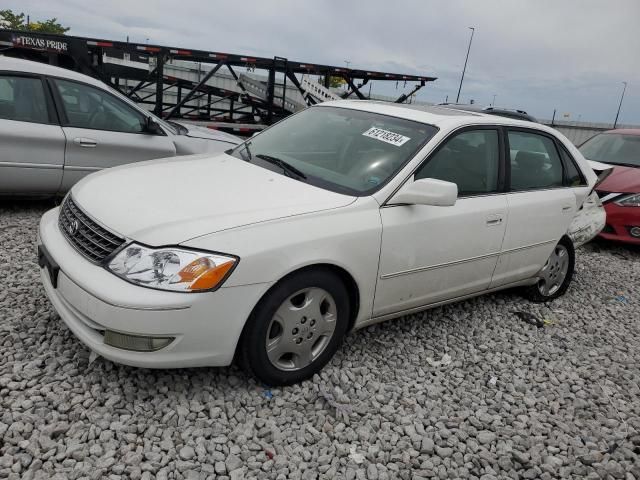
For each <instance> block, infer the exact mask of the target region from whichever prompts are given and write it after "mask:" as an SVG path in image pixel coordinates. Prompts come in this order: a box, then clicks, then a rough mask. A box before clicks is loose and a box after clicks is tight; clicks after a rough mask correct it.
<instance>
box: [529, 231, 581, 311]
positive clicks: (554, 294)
mask: <svg viewBox="0 0 640 480" xmlns="http://www.w3.org/2000/svg"><path fill="white" fill-rule="evenodd" d="M574 267H575V250H574V248H573V242H572V241H571V239H570V238H569V237H566V236H565V237H562V238H561V239H560V241H559V242H558V244H557V245H556V246H555V247H554V248H553V252H551V255H550V256H549V259H548V260H547V263H546V264H545V265H544V267H542V270H540V273H539V274H538V275H539V280H538V281H537V282H536V283H535V284H534V285H531V286H529V287H526V288H525V289H524V290H523V294H524V296H525V297H526V298H528V299H529V300H531V301H532V302H537V303H542V302H549V301H551V300H555V299H556V298H558V297H561V296H562V295H564V294H565V292H566V291H567V289H568V288H569V285H570V284H571V280H572V279H573V272H574Z"/></svg>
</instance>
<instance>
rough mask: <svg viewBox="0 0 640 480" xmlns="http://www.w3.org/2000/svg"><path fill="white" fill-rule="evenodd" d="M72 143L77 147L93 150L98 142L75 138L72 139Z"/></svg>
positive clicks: (90, 139) (91, 139)
mask: <svg viewBox="0 0 640 480" xmlns="http://www.w3.org/2000/svg"><path fill="white" fill-rule="evenodd" d="M73 143H75V144H76V145H78V146H79V147H85V148H95V147H97V146H98V142H96V141H95V140H94V139H93V138H84V137H76V138H74V139H73Z"/></svg>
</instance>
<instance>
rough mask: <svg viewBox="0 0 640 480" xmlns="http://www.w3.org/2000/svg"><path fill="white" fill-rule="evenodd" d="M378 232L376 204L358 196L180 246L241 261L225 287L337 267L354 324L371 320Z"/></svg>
mask: <svg viewBox="0 0 640 480" xmlns="http://www.w3.org/2000/svg"><path fill="white" fill-rule="evenodd" d="M381 234H382V224H381V220H380V212H379V205H378V203H377V202H376V201H375V200H374V199H372V198H366V199H364V198H361V199H358V200H357V201H356V202H354V203H353V204H351V205H349V206H346V207H341V208H337V209H332V210H325V211H321V212H316V213H311V214H305V215H296V216H293V217H287V218H283V219H279V220H274V221H269V222H263V223H258V224H253V225H248V226H245V227H239V228H234V229H230V230H225V231H222V232H218V233H214V234H211V235H206V236H203V237H198V238H195V239H192V240H189V241H188V242H185V243H184V245H185V246H189V247H193V248H198V249H203V250H212V251H217V252H224V253H230V254H233V255H237V256H238V257H240V262H239V264H238V266H237V268H236V269H235V270H234V272H233V274H232V275H231V276H230V277H229V279H228V280H227V281H226V282H225V286H241V285H250V284H253V283H273V282H276V281H278V280H280V279H281V278H283V277H285V276H286V275H288V274H290V273H292V272H294V271H296V270H299V269H301V268H304V267H308V266H310V265H317V264H329V265H335V266H337V267H340V268H342V269H344V270H345V271H346V272H348V273H349V274H350V275H351V276H352V278H353V279H354V281H355V283H356V285H357V286H358V292H359V296H360V311H359V314H358V317H357V318H356V323H358V322H359V321H361V320H363V319H368V318H370V316H371V312H372V308H373V297H374V293H375V286H376V278H377V275H378V260H379V256H380V243H381Z"/></svg>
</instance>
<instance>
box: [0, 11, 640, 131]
mask: <svg viewBox="0 0 640 480" xmlns="http://www.w3.org/2000/svg"><path fill="white" fill-rule="evenodd" d="M5 3H8V5H7V6H6V7H5V8H12V9H14V10H18V11H24V12H25V13H28V14H29V15H31V16H32V18H35V19H40V18H48V17H53V16H55V17H57V18H58V19H59V20H60V21H61V22H62V23H64V24H66V25H69V26H71V27H72V30H71V32H70V34H74V35H80V36H84V35H86V36H93V37H103V38H115V39H124V38H126V36H127V35H128V36H130V38H131V40H132V41H139V42H144V41H146V38H149V39H150V40H149V41H150V43H158V44H165V45H175V46H184V47H190V48H203V49H210V50H218V51H228V52H234V53H236V52H237V53H246V54H253V55H260V56H267V57H270V56H274V55H278V56H285V57H288V58H291V59H297V60H305V61H313V62H318V63H328V64H337V65H343V64H344V61H345V60H349V61H350V62H351V66H352V67H356V68H358V67H362V68H369V69H380V70H392V71H398V72H402V73H420V74H427V75H433V76H437V77H439V79H438V81H437V82H435V83H433V84H429V85H428V86H426V87H425V88H423V90H422V91H421V92H420V94H419V98H421V99H424V100H428V101H438V102H439V101H444V99H445V97H446V96H447V95H448V96H449V100H452V99H454V98H455V95H456V93H457V89H458V83H459V80H460V72H461V70H462V66H463V63H464V57H465V54H466V49H467V44H468V41H469V33H470V31H469V30H468V28H467V27H469V26H474V27H476V32H475V35H474V40H473V45H472V49H471V55H470V58H469V64H468V67H467V74H466V76H465V83H464V86H463V90H462V96H461V100H464V101H468V100H469V99H471V98H473V99H474V100H476V101H477V102H478V103H483V104H487V103H489V102H491V100H492V98H493V95H494V94H496V95H497V104H499V105H502V106H507V107H514V108H515V107H518V108H524V109H526V110H528V111H529V112H530V113H533V114H534V115H537V116H540V117H543V118H544V117H550V116H551V115H552V113H553V110H554V109H558V111H559V112H560V111H561V112H563V113H565V112H567V113H571V114H572V117H573V118H577V117H578V116H581V118H582V119H583V120H593V121H612V120H613V117H614V116H615V110H616V109H617V102H618V100H619V97H620V93H621V91H622V83H621V82H622V81H623V80H624V81H628V82H629V87H628V89H627V94H626V97H625V103H624V106H623V110H622V113H621V121H622V122H624V123H638V124H640V35H638V33H637V32H638V31H637V22H638V19H639V18H640V2H638V0H616V1H609V2H602V1H600V0H562V1H557V0H536V1H525V0H483V1H478V0H449V1H444V0H441V1H436V0H395V1H390V0H386V1H382V0H368V1H367V2H355V1H347V0H326V1H324V2H306V1H299V0H298V1H296V0H270V1H250V0H246V1H245V2H242V3H240V2H219V1H211V0H208V1H207V0H183V1H182V2H180V3H178V4H177V3H176V2H173V1H172V2H169V1H167V0H159V1H144V0H139V1H136V2H131V1H124V0H104V1H102V2H99V3H98V2H91V3H92V4H91V7H90V8H88V6H87V2H86V1H82V0H56V2H55V4H54V3H53V2H51V3H44V2H42V1H38V0H20V1H15V0H9V1H8V2H7V1H5ZM636 82H637V83H636ZM403 87H404V85H398V89H396V85H395V83H388V84H386V85H385V82H375V83H374V86H373V91H374V92H378V93H382V94H389V95H395V94H398V95H399V94H400V93H402V92H403V91H407V90H409V88H410V86H407V88H406V89H405V88H403Z"/></svg>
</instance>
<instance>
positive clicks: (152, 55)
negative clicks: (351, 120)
mask: <svg viewBox="0 0 640 480" xmlns="http://www.w3.org/2000/svg"><path fill="white" fill-rule="evenodd" d="M0 53H1V54H3V55H7V56H12V57H20V58H26V59H30V60H36V61H41V62H46V63H49V64H51V65H57V66H61V67H65V68H69V69H72V70H75V71H78V72H81V73H84V74H87V75H90V76H92V77H95V78H98V79H100V80H102V81H103V82H105V83H107V84H108V85H110V86H111V87H113V88H115V89H117V90H119V91H121V92H122V93H123V94H124V95H127V96H128V97H130V98H131V99H132V100H133V101H135V102H136V103H139V104H144V105H149V106H151V105H153V108H152V109H151V110H152V111H153V112H154V113H155V114H156V115H158V116H161V117H163V118H189V119H196V120H203V121H218V120H220V119H223V120H225V121H226V122H232V123H233V122H241V123H245V124H252V123H261V124H265V125H270V124H272V123H274V122H276V121H278V120H280V119H281V118H283V117H285V116H287V115H289V114H290V113H291V111H290V110H289V109H287V108H286V100H285V95H286V83H287V81H289V82H291V83H292V84H293V85H295V87H296V88H297V89H298V90H299V91H300V93H301V94H302V96H303V98H304V99H305V102H306V103H307V105H312V104H314V103H316V100H315V99H314V98H313V97H312V96H310V95H308V94H306V91H305V90H304V88H303V87H302V85H301V84H300V81H299V79H298V78H297V77H296V74H308V75H317V76H321V77H323V78H324V86H325V87H328V86H329V82H330V79H331V77H339V78H342V79H344V81H345V82H346V84H347V85H348V89H347V90H346V91H345V92H344V93H343V94H342V97H343V98H347V97H350V96H351V95H355V97H357V98H359V99H366V98H367V96H366V95H365V94H364V93H362V91H361V90H360V89H361V88H362V87H363V86H364V85H366V84H367V83H369V82H370V81H373V80H384V81H395V82H400V81H402V82H405V84H406V82H416V85H415V87H414V88H413V90H412V92H411V93H410V94H403V95H401V96H400V97H398V98H397V99H396V100H395V101H396V102H397V103H403V102H405V101H406V100H407V99H408V98H410V97H411V95H412V94H414V93H416V92H417V91H418V90H419V89H420V88H422V87H423V86H424V85H425V84H426V82H432V81H434V80H436V77H429V76H420V75H405V74H399V73H387V72H378V71H372V70H360V69H350V68H344V67H336V66H331V65H321V64H316V63H311V62H299V61H292V60H288V59H286V58H283V57H277V56H276V57H273V58H264V57H255V56H250V55H239V54H233V53H224V52H216V51H205V50H197V49H185V48H176V47H167V46H162V45H149V44H139V43H129V42H121V41H114V40H103V39H96V38H87V37H74V36H66V35H50V34H40V33H32V32H22V31H16V30H5V29H0ZM105 55H106V56H107V57H111V58H121V59H124V58H128V59H129V60H134V61H139V62H143V63H150V64H152V65H155V67H154V68H152V69H150V71H148V72H146V71H141V70H140V69H137V68H131V67H127V66H126V65H118V64H114V63H110V62H104V57H105ZM125 55H127V57H125ZM169 59H176V60H185V61H190V62H198V63H205V64H211V65H213V68H212V69H210V70H208V71H207V72H206V73H205V75H204V77H202V78H201V79H200V81H199V82H197V83H196V82H190V81H188V80H184V79H178V78H175V77H171V76H168V75H166V74H165V73H164V66H165V64H166V62H167V61H168V60H169ZM221 68H225V69H226V70H228V71H229V73H230V74H231V75H232V77H233V78H234V79H235V81H236V83H237V85H238V87H239V88H240V91H241V93H239V92H237V91H232V90H224V89H221V88H217V87H213V86H211V85H207V83H206V82H207V80H209V79H210V78H211V77H212V76H213V75H214V74H215V73H216V72H218V71H219V70H220V69H221ZM236 68H247V70H251V71H252V70H255V69H260V70H265V71H266V72H267V79H268V80H267V95H266V100H264V99H260V98H257V97H256V96H254V95H252V94H251V93H250V92H249V91H248V90H247V89H246V88H245V86H244V85H243V82H242V79H241V78H240V76H239V75H238V74H237V72H236V71H235V69H236ZM278 73H279V74H281V78H282V79H283V82H282V83H277V76H276V74H278ZM123 80H127V84H128V81H129V80H133V81H134V82H136V81H137V83H136V84H135V86H133V87H130V88H123ZM277 87H281V92H282V94H281V95H280V96H278V95H277V94H276V88H277ZM150 88H151V89H152V90H153V91H152V93H148V90H149V89H150ZM168 89H175V91H177V96H176V101H175V103H173V102H166V101H165V100H166V99H165V95H164V93H165V91H167V90H168ZM143 90H145V91H146V92H147V93H146V94H141V92H142V91H143ZM205 97H206V99H207V100H206V103H205V105H196V106H194V105H192V104H189V102H192V101H193V100H196V99H199V98H205ZM224 100H228V106H226V105H225V108H220V107H219V106H217V105H218V104H219V103H220V102H223V101H224Z"/></svg>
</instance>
